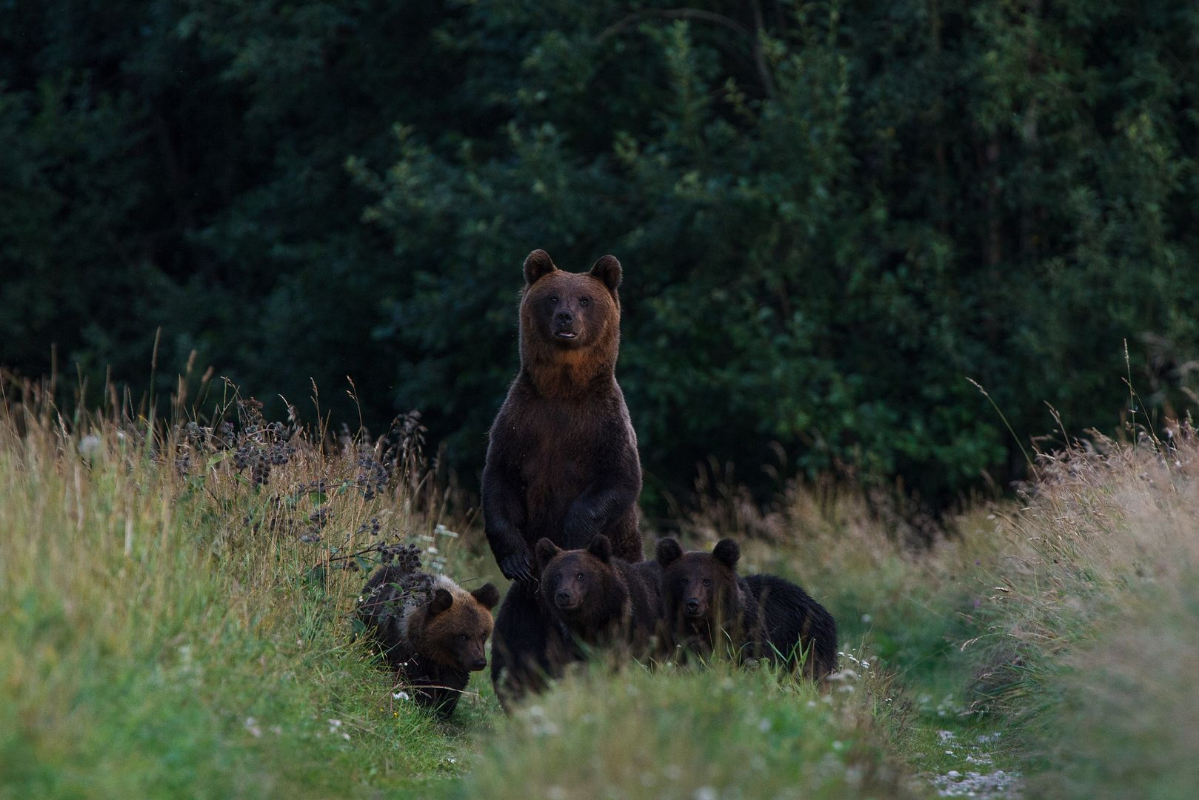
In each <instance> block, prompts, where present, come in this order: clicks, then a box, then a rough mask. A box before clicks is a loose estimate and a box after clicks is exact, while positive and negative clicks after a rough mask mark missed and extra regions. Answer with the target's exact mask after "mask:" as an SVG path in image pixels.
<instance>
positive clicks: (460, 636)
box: [458, 633, 467, 642]
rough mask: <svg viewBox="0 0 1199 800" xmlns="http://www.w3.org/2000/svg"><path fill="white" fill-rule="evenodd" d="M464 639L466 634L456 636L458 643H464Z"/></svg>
mask: <svg viewBox="0 0 1199 800" xmlns="http://www.w3.org/2000/svg"><path fill="white" fill-rule="evenodd" d="M466 639H467V636H466V634H465V633H460V634H458V641H460V642H465V641H466Z"/></svg>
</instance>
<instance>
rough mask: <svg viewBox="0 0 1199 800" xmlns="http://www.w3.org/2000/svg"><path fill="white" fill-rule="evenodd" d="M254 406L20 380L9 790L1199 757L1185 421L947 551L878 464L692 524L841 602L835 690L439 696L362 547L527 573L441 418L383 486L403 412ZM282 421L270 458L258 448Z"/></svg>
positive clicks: (1117, 765)
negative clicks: (304, 413) (171, 402)
mask: <svg viewBox="0 0 1199 800" xmlns="http://www.w3.org/2000/svg"><path fill="white" fill-rule="evenodd" d="M228 411H229V413H230V414H232V413H235V412H237V406H236V405H230V406H229V409H228ZM237 413H240V415H241V416H242V423H243V425H249V426H250V427H249V428H245V429H243V433H242V434H238V435H237V436H236V437H235V438H236V441H235V442H233V446H232V447H225V446H224V445H221V446H214V445H213V444H212V441H211V439H206V438H205V436H207V435H208V434H204V435H201V436H199V437H198V438H197V435H196V434H195V431H194V430H193V431H192V432H191V433H190V434H189V433H188V432H187V431H186V430H185V429H183V428H179V429H175V430H174V431H173V432H172V433H170V435H167V436H162V435H159V436H155V437H151V440H150V441H147V440H146V437H145V436H143V435H141V434H139V431H144V430H145V429H146V424H145V423H144V422H141V423H137V424H133V423H127V422H126V423H121V424H117V423H116V422H114V421H112V420H92V421H89V422H86V423H84V424H82V425H80V426H79V427H80V429H81V430H80V431H79V432H77V433H66V432H64V430H63V426H62V425H61V424H60V422H59V421H58V420H57V418H56V417H55V416H54V414H53V413H52V409H49V408H47V407H44V406H39V405H38V404H36V403H29V404H26V405H8V406H5V407H4V408H3V410H2V411H0V532H2V533H3V536H0V619H3V620H4V624H2V625H0V797H3V798H14V799H15V798H26V797H81V798H84V797H130V796H137V797H280V796H287V797H335V796H363V795H376V794H377V795H386V796H399V797H442V798H460V797H478V796H483V797H496V798H503V797H512V796H520V797H522V798H524V797H530V798H540V797H545V798H551V800H552V799H553V798H574V797H597V796H598V797H641V796H655V797H679V798H696V797H699V798H706V797H713V798H714V797H722V798H723V797H773V796H780V797H783V796H804V797H817V798H818V797H849V798H852V797H919V796H929V795H930V794H931V793H932V790H931V788H930V781H932V780H933V779H934V778H935V777H936V776H942V777H943V776H946V775H947V774H949V773H950V771H951V770H953V771H957V772H959V773H963V774H964V773H967V772H970V771H977V772H984V773H985V772H991V771H993V770H997V769H1003V770H1007V771H1012V770H1019V771H1021V772H1023V773H1024V775H1025V778H1026V786H1025V791H1026V794H1027V796H1030V797H1078V798H1083V797H1121V796H1145V797H1154V798H1184V797H1189V796H1191V787H1193V786H1194V785H1196V784H1197V783H1199V774H1195V772H1194V770H1193V768H1192V767H1190V766H1188V765H1189V764H1190V763H1191V760H1190V753H1192V752H1193V751H1194V748H1195V746H1196V744H1197V742H1196V740H1195V738H1194V733H1193V726H1192V724H1191V720H1192V719H1193V717H1194V713H1195V711H1196V710H1199V681H1197V680H1196V678H1195V675H1196V672H1195V671H1194V670H1193V669H1190V668H1188V665H1193V664H1195V663H1199V636H1196V634H1195V631H1196V630H1199V625H1197V624H1196V623H1199V601H1197V600H1196V597H1199V577H1196V576H1197V575H1199V570H1197V569H1196V566H1199V562H1197V558H1196V557H1197V556H1199V544H1197V543H1196V537H1195V536H1194V522H1193V521H1194V519H1196V518H1199V493H1197V492H1196V490H1195V488H1194V487H1195V485H1196V483H1195V481H1194V478H1193V476H1192V472H1193V470H1194V469H1195V466H1196V465H1199V458H1196V455H1197V454H1199V448H1197V447H1196V446H1195V445H1194V444H1193V443H1192V442H1191V441H1190V440H1185V441H1183V445H1182V446H1181V447H1180V448H1179V450H1178V451H1177V452H1176V453H1174V454H1172V457H1171V458H1170V459H1168V460H1167V459H1160V458H1158V457H1157V456H1156V454H1155V453H1154V452H1153V451H1152V450H1151V449H1146V448H1144V447H1142V448H1140V449H1134V448H1128V447H1116V446H1115V445H1110V446H1109V447H1108V450H1107V452H1106V454H1095V453H1088V452H1084V451H1082V450H1078V451H1075V452H1071V453H1069V454H1062V455H1061V456H1059V457H1058V458H1057V459H1056V460H1055V461H1053V462H1050V463H1048V464H1047V466H1045V467H1044V470H1043V473H1042V477H1041V481H1040V483H1039V484H1038V486H1037V489H1036V495H1035V497H1033V498H1031V499H1030V500H1029V501H1028V502H1027V504H1025V505H1024V506H1023V507H1014V506H1004V505H999V506H994V507H981V506H980V507H977V508H974V509H971V510H968V511H967V512H965V513H963V514H962V515H961V516H960V517H959V518H958V519H957V520H956V521H955V524H954V526H953V533H952V534H950V535H948V536H946V537H945V538H943V539H942V540H940V541H938V542H936V543H935V544H934V545H933V546H932V547H929V548H925V549H920V550H914V549H913V548H911V547H908V546H905V545H903V544H901V543H900V542H901V540H902V538H903V537H902V531H901V530H899V529H897V528H896V527H895V526H893V525H887V524H883V523H882V522H880V517H879V515H878V513H877V509H872V508H870V507H868V505H867V504H866V503H865V501H864V500H863V499H862V497H861V496H860V495H857V494H855V493H853V492H844V493H829V492H827V491H822V492H811V491H806V490H802V489H796V490H795V491H793V492H792V493H791V494H790V495H789V496H788V497H787V498H785V502H784V503H783V504H782V505H780V507H779V509H778V510H776V511H775V512H773V513H772V514H770V515H761V514H758V512H756V511H754V510H750V509H747V507H746V506H745V505H744V504H738V505H737V506H736V508H726V509H721V508H708V509H706V511H705V516H704V517H702V518H693V519H684V520H681V521H680V522H681V527H682V528H683V533H684V536H685V537H687V538H690V540H691V541H692V542H693V543H695V544H696V545H697V546H698V543H699V542H701V541H709V542H710V541H711V540H712V538H713V537H714V536H717V535H721V534H723V533H726V532H727V533H729V534H732V535H735V536H737V537H738V538H740V539H741V540H742V542H743V553H744V556H743V564H744V565H745V567H746V569H747V570H759V571H770V572H775V573H778V574H782V575H785V576H788V577H791V578H794V579H796V580H798V581H799V582H800V583H802V584H803V585H804V586H805V587H806V588H807V589H808V590H809V591H810V592H811V594H812V595H813V596H814V597H816V598H817V599H818V600H820V601H821V602H822V603H824V604H825V605H826V606H827V607H828V608H829V609H830V611H832V612H833V614H834V615H835V616H836V618H837V620H838V622H839V627H840V633H841V649H842V650H845V651H847V653H848V654H849V655H848V656H846V657H845V658H844V659H843V660H842V667H843V668H844V669H843V670H842V672H841V673H840V674H839V675H838V676H837V679H836V680H834V681H832V682H831V685H830V687H829V688H828V690H827V691H820V690H819V689H818V688H816V687H814V686H811V685H807V684H804V683H802V682H796V681H794V680H793V679H791V678H790V677H789V676H781V675H778V674H777V673H775V672H774V671H773V670H771V669H770V668H766V667H763V668H759V669H752V670H734V669H730V668H729V667H728V666H722V665H714V666H713V667H712V668H711V669H708V670H703V671H694V670H682V669H679V668H677V667H674V666H671V665H662V666H659V667H658V668H657V669H655V670H652V671H651V670H647V669H646V668H643V667H641V666H639V665H635V664H630V665H627V666H625V667H624V668H623V669H621V670H619V671H617V672H613V671H611V670H608V669H599V668H595V669H592V670H590V671H581V672H579V673H577V674H572V675H571V676H569V677H568V678H567V679H566V680H564V681H562V682H560V683H559V684H557V685H556V686H555V687H554V688H553V689H552V690H551V691H549V692H548V693H546V694H545V695H542V696H540V697H536V698H533V699H531V700H530V701H529V702H528V703H526V704H525V705H524V706H523V707H522V708H521V709H519V710H518V712H517V713H516V714H515V715H514V716H512V717H505V716H504V715H503V714H502V713H501V712H500V710H499V707H498V704H497V703H496V701H495V698H494V696H493V694H492V692H491V689H490V686H489V685H488V682H487V680H486V676H485V674H484V675H480V676H476V678H475V679H474V681H473V682H472V684H471V689H472V694H470V695H468V696H467V697H466V698H464V700H463V702H462V703H461V704H460V705H459V708H458V711H457V713H456V714H455V716H454V718H453V720H452V721H450V722H448V723H443V722H440V721H438V720H436V719H435V718H433V717H432V716H430V715H429V714H427V713H425V712H423V711H421V710H420V709H418V708H416V707H414V706H413V705H412V704H411V703H409V702H404V701H403V700H401V699H396V698H395V697H393V688H394V687H392V685H391V678H390V676H389V675H387V674H386V673H385V672H382V671H380V670H379V669H377V668H376V667H375V666H374V665H373V664H371V663H370V662H369V660H368V659H367V658H366V656H365V653H364V648H362V646H361V644H360V643H357V642H355V641H353V636H352V625H351V623H350V617H351V613H352V609H353V607H354V602H355V599H356V597H357V592H358V590H359V588H360V587H361V584H362V582H363V581H364V580H365V574H364V573H363V572H362V571H360V570H354V569H347V568H346V567H347V566H351V565H356V564H357V563H358V562H359V561H360V560H361V559H356V558H352V557H350V556H351V555H352V554H354V553H357V552H359V551H361V550H363V549H365V548H367V547H368V546H369V545H371V544H373V543H375V542H378V541H380V540H381V539H383V540H393V539H395V538H404V539H406V540H408V541H416V542H420V543H421V544H422V545H424V546H425V547H426V548H428V552H427V555H426V560H427V561H428V562H429V563H431V564H435V565H436V566H438V567H441V568H444V569H445V570H446V571H447V572H448V573H449V574H451V575H452V576H454V577H455V578H456V579H459V580H460V581H462V582H463V583H464V584H466V585H474V584H477V583H478V582H481V581H483V580H496V581H497V582H498V583H499V585H501V586H502V585H503V581H502V580H501V579H499V577H498V575H497V574H496V569H495V566H494V564H493V562H492V560H491V559H490V557H489V554H488V552H487V548H486V545H485V542H484V541H483V539H482V534H481V531H480V529H479V527H480V526H479V525H478V524H477V521H474V520H473V518H472V517H471V516H470V515H469V514H463V515H457V514H456V512H453V511H452V509H454V508H455V507H456V504H455V501H454V498H453V497H452V495H448V494H447V492H446V490H445V489H444V488H443V487H444V485H445V483H444V482H443V481H439V480H437V479H436V476H435V475H431V474H430V473H429V471H428V470H427V469H426V468H425V466H424V464H423V462H421V460H420V459H419V457H418V455H416V454H414V452H415V449H414V447H412V444H413V441H408V442H407V444H406V445H404V446H399V445H402V444H404V443H403V442H397V441H396V440H395V439H394V438H393V439H392V440H390V442H391V444H395V445H397V449H396V450H393V452H399V453H400V454H401V455H400V456H398V457H396V458H394V459H392V460H391V461H389V462H388V463H389V464H390V468H391V479H390V481H389V482H388V483H387V485H386V487H380V486H378V485H373V488H372V484H371V483H370V481H369V480H368V479H364V478H363V476H364V475H366V476H367V478H369V473H370V471H371V467H370V464H371V463H376V462H378V463H381V462H383V461H387V458H386V457H385V454H384V453H385V450H387V447H386V446H385V445H384V444H381V443H375V444H373V445H372V444H368V443H367V442H364V441H354V442H349V443H343V444H341V445H340V446H337V447H330V446H323V447H318V446H316V445H315V444H314V443H313V439H314V438H317V437H311V436H309V435H308V434H305V433H302V432H301V433H298V434H296V435H294V436H292V435H291V434H288V433H285V432H282V431H280V430H278V429H276V430H273V431H272V430H270V429H265V428H255V427H254V425H255V424H256V423H255V417H254V412H253V408H252V406H243V407H242V408H241V410H240V412H237ZM246 430H248V431H250V433H249V434H247V433H245V432H244V431H246ZM411 433H412V432H411V431H410V432H409V434H411ZM285 440H286V441H285ZM285 443H289V444H290V446H291V449H290V450H287V451H286V452H285V453H284V450H282V449H281V448H282V447H283V445H284V444H285ZM280 453H283V454H284V456H285V457H284V458H279V459H277V460H279V461H284V462H285V463H276V464H274V465H273V466H272V467H271V470H270V475H269V477H265V479H264V480H263V481H261V483H260V485H256V483H255V481H254V480H253V479H252V475H253V467H252V463H253V462H254V459H255V458H259V457H263V458H269V457H271V454H275V455H276V456H278V455H279V454H280ZM239 463H240V464H241V466H242V468H241V469H238V465H239ZM364 463H366V464H367V467H365V468H364V467H363V464H364ZM364 469H365V471H364ZM730 496H731V497H735V495H730ZM755 515H757V516H755ZM368 555H369V554H368ZM362 566H363V567H365V568H369V567H370V564H369V563H365V562H364V563H363V564H362ZM314 567H317V569H313V568H314ZM863 662H865V663H863Z"/></svg>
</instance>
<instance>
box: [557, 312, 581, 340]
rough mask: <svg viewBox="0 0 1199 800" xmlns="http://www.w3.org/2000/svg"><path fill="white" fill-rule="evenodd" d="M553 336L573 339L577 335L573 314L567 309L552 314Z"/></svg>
mask: <svg viewBox="0 0 1199 800" xmlns="http://www.w3.org/2000/svg"><path fill="white" fill-rule="evenodd" d="M554 336H556V337H557V338H559V339H573V338H575V337H576V336H578V333H576V332H575V315H574V314H572V313H571V312H570V311H569V310H567V309H562V310H561V311H558V312H556V313H555V314H554Z"/></svg>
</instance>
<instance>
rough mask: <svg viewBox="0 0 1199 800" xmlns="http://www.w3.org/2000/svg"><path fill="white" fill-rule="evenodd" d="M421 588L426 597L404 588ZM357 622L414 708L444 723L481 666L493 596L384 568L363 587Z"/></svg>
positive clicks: (489, 588)
mask: <svg viewBox="0 0 1199 800" xmlns="http://www.w3.org/2000/svg"><path fill="white" fill-rule="evenodd" d="M418 582H421V583H423V585H424V586H425V588H426V589H427V594H425V595H421V596H419V597H414V596H412V595H411V594H410V593H409V592H408V591H407V588H408V587H410V586H413V585H416V584H417V583H418ZM362 591H363V598H364V599H363V600H362V601H361V602H360V603H359V606H358V618H359V619H360V620H362V622H363V624H364V625H365V626H366V629H367V631H368V633H370V634H371V636H372V637H373V638H374V640H375V642H376V643H377V645H378V647H379V650H380V652H381V654H382V655H383V658H384V660H385V661H386V662H387V663H388V665H389V666H391V667H392V668H393V669H395V670H396V673H397V677H398V679H399V680H400V682H401V683H404V684H406V685H407V686H409V687H411V688H412V689H413V693H414V695H415V697H416V700H417V702H419V703H421V704H422V705H425V706H429V707H431V708H433V709H435V710H436V711H437V712H438V713H439V714H441V715H442V716H444V717H448V716H449V715H450V714H451V713H453V711H454V707H455V706H456V705H457V704H458V699H459V698H460V697H461V695H462V692H463V691H464V690H465V689H466V685H467V683H468V682H469V681H470V673H472V672H478V671H479V670H482V669H483V668H485V667H486V666H487V659H486V656H485V654H484V646H485V645H486V643H487V638H488V637H489V636H490V635H491V631H492V627H493V621H492V618H491V609H492V608H494V607H495V605H496V603H498V602H499V590H497V589H496V588H495V586H494V585H492V584H490V583H488V584H484V585H483V586H481V587H480V588H478V589H476V590H474V591H473V592H467V591H466V590H465V589H462V588H461V587H459V586H458V585H457V584H456V583H454V582H453V581H451V580H450V579H449V578H446V577H444V576H442V577H439V578H431V579H430V577H429V576H427V575H424V574H423V573H411V572H408V573H405V572H402V571H400V570H399V569H398V568H397V567H392V566H384V567H381V568H380V569H379V570H377V571H376V572H375V574H374V575H372V576H371V578H370V580H368V581H367V583H366V586H365V587H363V590H362Z"/></svg>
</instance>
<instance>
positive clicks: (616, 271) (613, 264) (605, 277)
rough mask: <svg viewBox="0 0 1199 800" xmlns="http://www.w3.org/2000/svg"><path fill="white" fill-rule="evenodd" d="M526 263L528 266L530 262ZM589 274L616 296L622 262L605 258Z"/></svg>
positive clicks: (614, 258) (609, 257) (613, 257)
mask: <svg viewBox="0 0 1199 800" xmlns="http://www.w3.org/2000/svg"><path fill="white" fill-rule="evenodd" d="M546 258H549V256H546ZM525 263H526V264H527V263H528V262H525ZM525 270H526V271H527V270H528V267H527V266H526V267H525ZM589 274H590V275H591V277H593V278H599V279H600V280H601V281H603V282H604V285H605V286H607V287H608V291H610V292H612V293H613V294H615V293H616V290H617V289H619V288H620V278H621V274H622V273H621V270H620V262H619V261H617V260H616V256H604V257H603V258H601V259H600V260H599V261H597V262H595V264H594V265H592V267H591V272H590V273H589Z"/></svg>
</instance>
